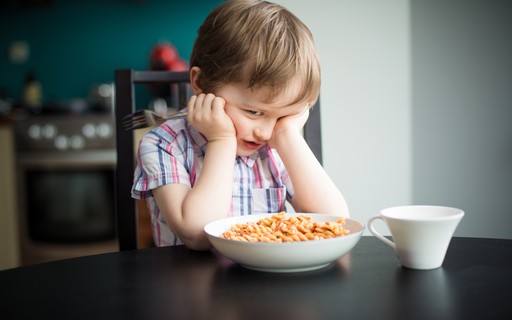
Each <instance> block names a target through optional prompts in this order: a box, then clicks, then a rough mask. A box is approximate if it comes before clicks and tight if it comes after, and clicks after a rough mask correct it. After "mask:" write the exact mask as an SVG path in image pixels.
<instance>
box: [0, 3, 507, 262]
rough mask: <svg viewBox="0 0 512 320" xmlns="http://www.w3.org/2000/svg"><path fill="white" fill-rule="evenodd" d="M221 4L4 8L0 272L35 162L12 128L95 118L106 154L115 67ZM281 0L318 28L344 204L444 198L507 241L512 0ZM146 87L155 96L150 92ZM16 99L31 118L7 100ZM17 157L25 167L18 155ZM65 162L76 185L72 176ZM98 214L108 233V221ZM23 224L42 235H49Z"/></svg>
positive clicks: (179, 41)
mask: <svg viewBox="0 0 512 320" xmlns="http://www.w3.org/2000/svg"><path fill="white" fill-rule="evenodd" d="M221 2H222V1H206V0H201V1H199V0H198V1H185V0H183V1H165V0H145V1H142V0H140V1H134V0H132V1H130V0H104V1H99V0H98V1H85V0H69V1H59V0H53V1H52V0H46V1H45V0H40V1H37V0H12V1H4V2H2V3H1V4H0V28H1V32H0V107H1V108H0V115H2V118H0V119H2V120H0V130H1V131H0V174H1V180H0V181H1V184H0V188H1V189H0V197H2V198H1V202H0V269H2V268H8V267H12V266H15V265H18V264H19V263H20V260H23V258H22V256H23V254H21V253H20V243H19V238H20V234H22V233H24V232H26V230H25V231H24V230H23V228H21V229H20V227H19V225H20V223H24V222H26V221H20V217H19V211H20V210H23V211H25V209H26V208H25V207H26V206H28V205H27V204H26V203H28V202H29V201H27V200H26V198H25V199H24V200H22V204H21V205H18V198H20V195H19V193H20V192H18V191H17V190H18V188H19V187H20V184H22V185H25V184H27V183H26V181H25V182H23V181H21V180H23V179H20V171H23V173H24V175H23V176H29V175H31V174H28V173H27V172H29V171H33V170H34V168H33V167H30V168H29V165H25V164H24V163H25V162H26V161H25V155H26V154H28V153H31V152H32V151H30V150H26V149H27V147H25V149H24V148H23V147H20V143H19V142H17V141H20V140H21V141H28V140H23V139H22V138H23V134H22V133H21V132H27V131H28V130H29V128H30V127H31V126H32V125H33V123H31V122H30V121H29V120H30V119H48V117H50V118H51V119H52V121H54V122H52V123H56V122H55V121H64V122H66V123H72V121H70V119H77V118H78V119H77V120H76V121H77V124H76V125H73V127H80V126H84V125H85V124H91V123H92V128H94V130H92V131H91V132H93V133H91V136H93V137H96V138H98V139H97V140H98V141H102V142H105V147H104V148H105V153H107V154H108V152H109V150H110V151H111V148H112V146H111V145H109V144H108V143H107V142H109V141H110V140H111V137H112V133H111V132H110V131H109V129H108V127H109V124H110V122H109V121H110V120H109V118H110V117H109V114H111V110H110V109H109V108H111V105H110V103H111V100H112V99H114V97H112V96H111V93H112V92H111V90H110V91H109V90H108V88H109V85H111V84H112V82H113V78H114V70H115V69H122V68H133V69H139V70H144V69H148V68H149V65H150V55H151V53H152V52H153V50H155V48H156V47H157V46H158V45H159V44H171V45H172V47H173V48H174V49H175V50H176V52H177V53H178V55H179V57H180V58H182V59H183V60H184V61H185V62H187V61H188V58H189V55H190V51H191V49H192V45H193V41H194V39H195V35H196V31H197V28H198V27H199V26H200V24H201V22H202V21H203V19H204V18H205V17H206V15H207V14H208V13H209V12H210V11H211V9H213V8H214V7H215V6H216V5H218V4H219V3H221ZM276 2H277V3H280V4H282V5H284V6H285V7H287V8H288V9H290V10H291V11H292V12H294V13H295V14H296V15H297V16H299V18H301V19H302V20H303V21H304V22H305V23H306V24H307V25H308V26H309V27H310V29H311V31H312V32H313V35H314V37H315V40H316V43H317V47H318V49H319V52H320V58H321V62H322V90H321V118H322V141H323V159H324V166H325V168H326V170H327V171H328V173H329V174H330V175H331V177H332V178H333V180H334V182H335V183H336V184H337V185H338V186H339V188H340V189H341V190H342V192H343V193H344V195H345V197H346V199H347V201H348V204H349V207H350V209H351V216H352V217H353V218H355V219H358V220H360V221H363V222H366V221H367V220H368V219H369V218H370V217H371V216H373V215H376V214H378V212H379V210H380V209H383V208H386V207H390V206H396V205H406V204H432V205H446V206H453V207H458V208H461V209H463V210H465V212H466V216H465V217H464V219H463V220H462V222H461V224H460V225H459V228H458V229H457V231H456V235H457V236H465V237H489V238H508V239H511V238H512V231H511V230H510V226H511V225H512V197H511V192H512V125H511V119H512V59H510V57H512V37H510V30H512V3H510V2H509V1H501V0H471V1H466V0H446V1H422V0H339V1H331V0H317V1H314V2H311V1H307V0H277V1H276ZM102 85H106V86H102ZM100 88H106V91H105V92H106V93H102V90H100ZM110 88H111V87H110ZM141 90H142V92H141V96H142V97H144V95H146V97H148V100H150V99H151V92H149V90H147V88H142V89H141ZM109 93H110V94H109ZM103 94H105V95H104V96H103ZM98 97H99V98H98ZM146 103H147V102H146V101H144V102H142V103H141V104H139V105H140V106H142V107H146V106H147V105H146ZM45 107H46V112H44V111H42V110H44V109H42V108H45ZM19 109H23V110H25V112H28V114H29V116H28V117H27V116H26V113H23V114H19V113H17V112H13V111H18V110H19ZM78 115H80V117H79V116H78ZM52 117H53V118H52ZM55 117H57V119H60V120H55ZM62 119H65V120H62ZM84 122H86V123H85V124H84ZM21 124H24V126H23V125H21ZM48 124H49V123H48V122H42V123H40V124H38V126H39V127H36V129H37V128H39V129H37V130H39V131H37V130H36V129H33V130H32V131H31V132H32V133H31V134H33V135H36V136H37V134H38V133H39V135H40V138H38V139H39V140H37V141H40V142H41V141H42V142H44V141H47V140H49V138H47V137H50V138H52V139H53V138H54V136H55V135H57V134H56V133H55V130H53V129H52V127H51V126H48ZM16 128H18V129H16ZM33 128H34V127H33ZM86 128H91V126H88V127H86ZM23 130H24V131H23ZM52 130H53V131H52ZM62 130H64V129H62ZM70 130H71V129H70ZM87 130H88V129H87ZM87 130H85V132H86V133H87V134H89V133H88V132H89V131H87ZM82 131H84V130H82ZM71 137H73V135H71ZM25 138H26V137H25ZM27 139H29V138H27ZM92 140H93V139H92V138H87V140H86V141H88V142H90V141H92ZM65 141H67V140H65ZM42 142H41V143H39V145H38V148H40V146H41V145H42V144H43V143H42ZM21 144H23V145H25V146H27V145H28V143H25V142H23V143H21ZM73 146H75V147H77V148H79V147H80V146H81V144H80V139H75V140H73V139H70V140H69V141H68V142H67V144H66V143H64V147H65V148H66V150H68V149H69V150H71V149H73V148H74V147H73ZM102 148H103V145H102ZM9 150H10V151H11V152H9ZM20 157H22V158H21V160H23V161H22V163H23V165H22V166H21V167H20V166H19V165H16V164H15V162H16V161H17V160H19V159H20ZM35 157H36V158H37V157H39V156H38V155H36V156H35ZM107 158H108V157H107ZM28 160H31V159H28ZM109 161H111V162H112V159H110V160H109ZM113 161H115V159H114V160H113ZM28 162H30V161H28ZM107 162H108V161H107ZM98 165H99V163H98ZM45 166H46V165H45ZM101 166H103V167H102V169H101V170H103V171H101V172H102V174H100V175H98V180H99V179H100V176H101V177H103V179H107V178H106V177H108V175H109V174H112V172H111V171H112V168H111V166H112V163H107V164H105V163H103V164H101ZM109 166H110V167H109ZM98 168H99V167H98V166H96V167H95V169H94V170H97V169H98ZM25 173H27V174H26V175H25ZM73 174H75V175H76V176H77V177H78V178H77V179H79V181H82V182H81V184H84V182H83V180H80V178H79V177H80V173H77V172H73ZM37 177H38V178H37ZM38 179H39V181H43V182H46V183H47V181H46V178H44V177H41V176H38V175H37V174H36V178H34V179H33V180H34V181H37V180H38ZM25 180H26V179H25ZM20 181H21V182H20ZM95 181H96V180H94V181H89V183H91V185H94V183H97V182H95ZM43 182H39V183H43ZM31 184H32V185H33V188H36V187H37V185H38V183H36V182H33V183H31ZM43 185H45V184H43ZM46 185H47V184H46ZM61 185H62V184H61ZM105 188H107V189H106V190H107V192H108V190H110V189H109V188H111V186H106V187H105ZM24 189H27V190H28V189H29V188H24ZM25 192H26V191H25ZM13 199H15V200H13ZM102 201H106V202H108V199H106V200H105V199H103V200H102ZM23 203H25V204H23ZM19 206H20V207H21V208H18V207H19ZM105 207H108V206H107V205H106V206H105ZM61 211H62V209H61ZM21 220H23V219H21ZM98 224H99V225H102V226H103V229H104V230H107V231H108V230H111V227H109V226H110V224H111V221H110V222H108V221H103V222H98ZM380 227H381V229H382V230H381V231H382V232H384V233H386V234H388V232H386V228H385V227H384V226H380ZM32 229H34V227H32ZM35 229H37V228H35ZM20 230H21V231H20ZM108 234H109V232H104V233H103V235H102V236H103V237H104V238H108ZM366 234H367V235H368V234H369V233H368V232H366ZM33 236H34V237H35V238H36V239H37V238H38V237H39V238H40V237H43V238H44V237H45V236H46V232H45V231H44V230H42V231H40V232H39V233H38V234H37V233H36V235H33ZM82 240H83V239H82ZM45 241H48V240H47V239H46V240H45ZM52 241H61V240H59V239H57V240H55V239H54V240H51V241H50V242H52ZM74 241H80V239H76V238H75V239H74ZM43 242H44V241H43ZM107 242H108V241H107ZM108 248H111V247H108ZM107 250H110V249H107ZM21 251H23V250H21Z"/></svg>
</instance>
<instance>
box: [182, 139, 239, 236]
mask: <svg viewBox="0 0 512 320" xmlns="http://www.w3.org/2000/svg"><path fill="white" fill-rule="evenodd" d="M235 159H236V139H235V138H230V139H226V140H220V141H214V142H209V143H208V146H207V149H206V154H205V159H204V163H203V168H202V170H201V174H200V176H199V178H198V180H197V182H196V184H195V186H194V187H193V188H192V189H191V190H190V191H189V192H188V194H187V195H186V197H185V199H184V201H183V204H182V215H181V218H182V225H183V226H184V231H185V235H186V234H191V235H192V236H193V237H196V236H197V235H198V234H203V228H204V226H205V225H206V224H207V223H208V222H210V221H213V220H215V219H219V218H224V217H226V216H227V215H228V213H229V210H230V205H231V197H232V188H233V167H234V164H235Z"/></svg>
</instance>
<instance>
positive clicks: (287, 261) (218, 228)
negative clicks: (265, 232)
mask: <svg viewBox="0 0 512 320" xmlns="http://www.w3.org/2000/svg"><path fill="white" fill-rule="evenodd" d="M299 215H305V216H309V217H311V220H312V221H322V222H325V221H336V220H337V219H339V218H340V217H339V216H334V215H325V214H311V213H287V214H286V218H289V217H293V216H299ZM271 216H272V215H271V214H257V215H249V216H240V217H230V218H225V219H220V220H216V221H213V222H210V223H208V224H207V225H206V226H205V227H204V231H205V232H206V234H207V236H208V239H209V240H210V242H211V244H212V246H213V247H214V248H215V249H216V250H217V251H218V252H220V253H221V254H222V255H224V256H226V257H227V258H229V259H231V260H233V261H236V262H238V263H240V264H241V265H242V266H244V267H246V268H249V269H253V270H259V271H270V272H301V271H310V270H315V269H320V268H323V267H326V266H328V265H330V264H331V263H332V262H333V261H335V260H337V259H338V258H340V257H342V256H343V255H345V254H346V253H347V252H349V251H350V250H352V248H353V247H354V246H355V245H356V244H357V242H358V241H359V239H360V238H361V235H362V233H363V231H364V225H363V224H362V223H360V222H358V221H356V220H353V219H349V218H346V219H345V226H344V228H345V229H347V230H349V231H350V233H349V234H348V235H345V236H341V237H336V238H330V239H321V240H307V241H297V242H243V241H237V240H229V239H225V238H221V235H222V233H223V232H225V231H227V230H229V229H230V228H231V226H233V225H235V224H238V223H247V222H251V221H258V220H260V219H262V218H270V217H271Z"/></svg>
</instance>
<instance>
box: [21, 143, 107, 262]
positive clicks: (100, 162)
mask: <svg viewBox="0 0 512 320" xmlns="http://www.w3.org/2000/svg"><path fill="white" fill-rule="evenodd" d="M115 157H116V156H115V150H100V151H83V152H65V153H63V152H62V153H61V152H52V153H41V152H37V153H25V154H20V155H19V169H18V175H19V177H18V183H19V185H18V189H19V190H18V191H19V197H20V202H19V209H20V233H21V237H22V250H24V249H25V250H26V251H31V250H32V251H35V250H36V249H35V248H36V247H38V246H40V247H41V248H42V247H47V248H50V247H52V246H53V247H54V248H56V249H57V248H58V247H59V246H61V247H62V248H64V247H66V246H72V245H74V246H75V248H74V250H78V251H76V252H75V253H74V254H73V255H74V256H75V255H81V254H80V253H79V251H80V250H79V249H78V248H80V247H81V248H87V250H88V251H87V253H91V252H92V253H96V252H95V250H94V246H95V245H96V244H100V243H102V242H112V241H114V240H115V238H116V228H115V208H114V206H115V201H114V197H115V163H116V161H115V159H116V158H115ZM77 246H78V247H77ZM98 252H102V250H98ZM26 253H27V252H25V253H24V252H22V256H23V255H24V254H26ZM29 254H30V253H29ZM84 254H85V252H84Z"/></svg>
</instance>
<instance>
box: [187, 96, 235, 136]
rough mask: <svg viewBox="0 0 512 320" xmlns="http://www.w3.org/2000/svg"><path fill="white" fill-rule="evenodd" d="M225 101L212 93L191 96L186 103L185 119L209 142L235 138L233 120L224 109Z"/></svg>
mask: <svg viewBox="0 0 512 320" xmlns="http://www.w3.org/2000/svg"><path fill="white" fill-rule="evenodd" d="M225 105H226V101H225V100H224V99H222V98H221V97H217V96H215V95H214V94H212V93H208V94H204V93H201V94H199V95H197V96H195V95H194V96H192V97H191V98H190V100H189V102H188V105H187V114H188V116H187V119H188V121H189V122H190V124H191V125H192V127H194V129H196V130H197V131H199V132H201V133H202V134H203V135H204V136H205V137H206V139H207V140H208V141H209V142H212V141H216V140H222V139H226V138H229V139H231V138H235V137H236V131H235V126H234V125H233V121H231V118H230V117H229V116H228V115H227V114H226V112H225V111H224V107H225Z"/></svg>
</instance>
